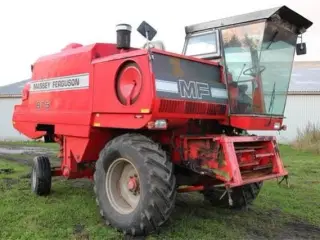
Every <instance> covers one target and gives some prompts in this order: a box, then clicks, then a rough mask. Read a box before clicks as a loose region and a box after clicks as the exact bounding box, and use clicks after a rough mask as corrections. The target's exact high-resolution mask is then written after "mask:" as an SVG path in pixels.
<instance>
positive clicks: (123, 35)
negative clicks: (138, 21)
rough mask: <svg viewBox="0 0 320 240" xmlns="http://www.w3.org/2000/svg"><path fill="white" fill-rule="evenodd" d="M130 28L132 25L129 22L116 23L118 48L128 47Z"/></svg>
mask: <svg viewBox="0 0 320 240" xmlns="http://www.w3.org/2000/svg"><path fill="white" fill-rule="evenodd" d="M131 30H132V27H131V25H129V24H125V23H122V24H118V25H116V31H117V48H118V49H129V48H130V40H131Z"/></svg>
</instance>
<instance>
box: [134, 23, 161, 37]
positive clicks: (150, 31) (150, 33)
mask: <svg viewBox="0 0 320 240" xmlns="http://www.w3.org/2000/svg"><path fill="white" fill-rule="evenodd" d="M137 31H138V32H139V33H140V34H141V35H142V36H144V37H145V38H146V39H147V40H148V41H152V39H153V38H154V37H155V36H156V34H157V30H155V29H154V28H153V27H152V26H151V25H149V24H148V23H147V22H145V21H143V22H142V23H141V24H140V26H139V27H138V29H137Z"/></svg>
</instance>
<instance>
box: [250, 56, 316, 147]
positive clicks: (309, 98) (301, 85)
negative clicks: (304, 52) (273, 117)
mask: <svg viewBox="0 0 320 240" xmlns="http://www.w3.org/2000/svg"><path fill="white" fill-rule="evenodd" d="M319 106H320V62H295V63H294V67H293V70H292V75H291V83H290V86H289V92H288V97H287V102H286V109H285V113H284V116H285V120H284V124H285V125H286V126H287V130H286V131H281V132H275V131H259V132H254V133H256V134H258V135H275V136H276V137H277V139H278V141H279V142H280V143H290V142H292V141H294V140H295V138H296V136H297V133H298V132H297V131H298V129H303V128H304V127H305V126H306V125H307V124H308V122H310V123H313V124H318V123H319V124H320V111H319Z"/></svg>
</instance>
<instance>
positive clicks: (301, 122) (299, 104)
mask: <svg viewBox="0 0 320 240" xmlns="http://www.w3.org/2000/svg"><path fill="white" fill-rule="evenodd" d="M27 81H28V80H24V81H21V82H18V83H14V84H11V85H7V86H3V87H0V110H1V117H0V140H24V139H27V138H26V137H24V136H23V135H21V134H20V133H19V132H17V131H16V130H15V129H14V128H13V127H12V113H13V108H14V105H16V104H19V103H20V101H21V100H20V98H21V91H22V88H23V86H24V85H25V83H26V82H27ZM319 106H320V62H295V64H294V68H293V71H292V79H291V84H290V87H289V93H288V98H287V105H286V110H285V120H284V124H285V125H287V131H281V132H274V131H272V132H271V131H270V132H269V131H259V132H255V133H257V134H258V135H275V136H277V138H278V141H279V142H281V143H289V142H291V141H293V140H294V139H295V138H296V136H297V129H298V128H303V127H305V126H306V125H307V123H308V122H310V123H318V122H319V123H320V111H319Z"/></svg>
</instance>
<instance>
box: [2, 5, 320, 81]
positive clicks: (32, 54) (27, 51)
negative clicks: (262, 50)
mask: <svg viewBox="0 0 320 240" xmlns="http://www.w3.org/2000/svg"><path fill="white" fill-rule="evenodd" d="M280 5H286V6H288V7H289V8H291V9H293V10H294V11H297V12H298V13H300V14H301V15H303V16H305V17H306V18H308V19H309V20H311V21H312V22H313V23H314V25H313V26H312V27H311V28H310V29H309V30H308V31H309V32H308V33H307V34H305V38H304V40H305V41H306V42H307V49H308V54H307V55H304V56H296V57H295V60H296V61H306V60H312V61H313V60H320V44H319V43H320V26H319V25H320V24H319V23H320V14H319V3H317V1H315V0H265V1H262V0H261V1H257V0H240V1H238V0H233V1H231V0H228V1H221V2H219V1H213V0H208V1H205V0H197V1H193V0H185V1H178V0H176V1H173V0H170V1H167V0H157V1H152V0H118V1H114V0H51V1H45V0H7V1H6V0H3V1H0V29H1V32H2V34H1V37H0V70H1V71H0V86H1V85H5V84H9V83H13V82H17V81H21V80H24V79H27V78H30V65H31V64H32V63H33V62H34V61H35V60H36V59H37V58H38V57H39V56H41V55H46V54H50V53H54V52H57V51H60V50H61V49H62V48H63V47H64V46H65V45H67V44H68V43H71V42H77V43H81V44H91V43H94V42H111V43H114V42H115V39H116V33H115V25H116V24H118V23H123V22H125V23H129V24H131V25H132V27H133V30H134V31H133V33H132V45H133V46H135V47H141V46H142V45H143V44H144V43H145V40H144V38H143V37H141V36H140V35H139V33H137V32H136V31H135V29H136V28H137V27H138V25H139V24H140V22H141V21H143V20H146V21H147V22H149V23H150V24H151V25H152V26H154V27H155V28H156V29H157V30H158V35H157V36H156V37H155V39H154V40H162V41H163V42H164V43H165V46H166V49H167V50H168V51H173V52H178V53H180V52H181V50H182V46H183V42H184V26H186V25H189V24H194V23H199V22H203V21H210V20H214V19H219V18H223V17H228V16H232V15H236V14H243V13H247V12H251V11H255V10H262V9H265V8H271V7H277V6H280Z"/></svg>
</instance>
